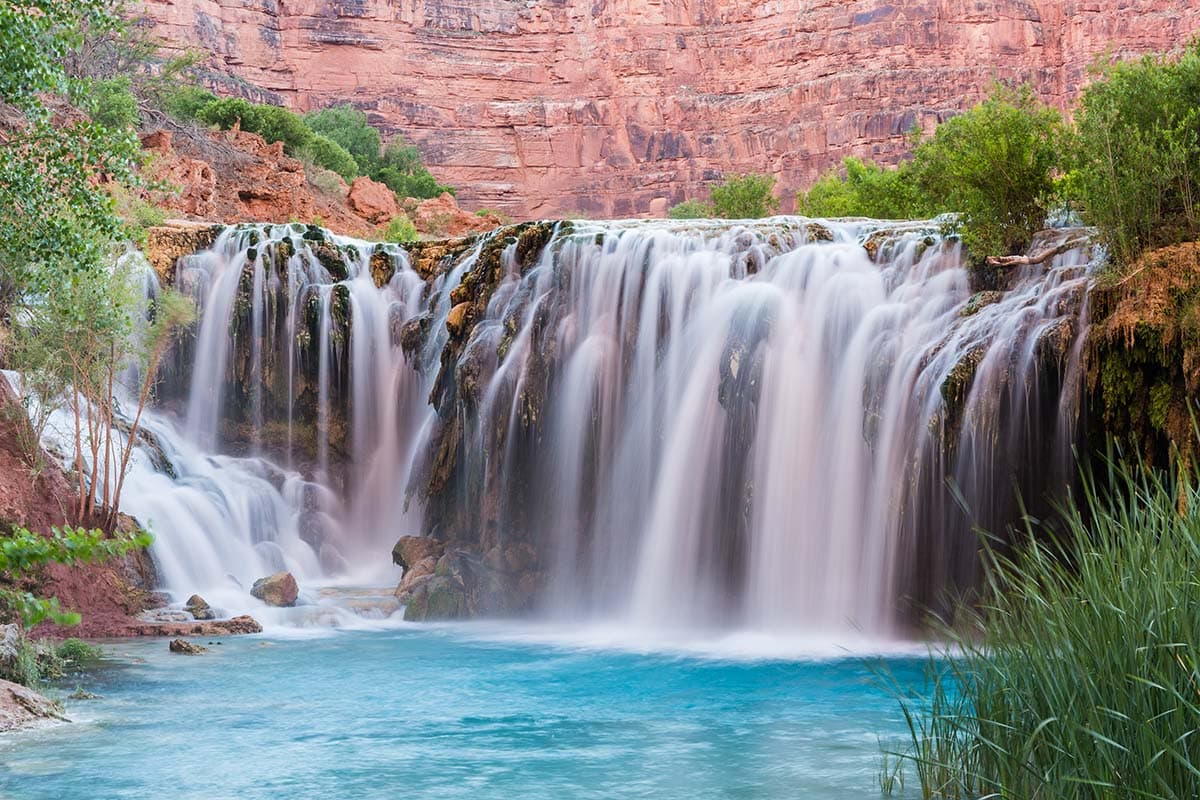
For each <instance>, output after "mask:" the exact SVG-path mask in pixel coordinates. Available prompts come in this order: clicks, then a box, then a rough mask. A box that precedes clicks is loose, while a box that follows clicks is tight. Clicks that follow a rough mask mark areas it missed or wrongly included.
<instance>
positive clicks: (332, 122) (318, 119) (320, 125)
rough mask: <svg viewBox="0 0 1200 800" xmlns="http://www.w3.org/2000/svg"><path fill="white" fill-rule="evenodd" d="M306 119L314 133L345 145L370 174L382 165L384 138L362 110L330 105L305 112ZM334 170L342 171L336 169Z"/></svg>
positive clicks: (347, 150)
mask: <svg viewBox="0 0 1200 800" xmlns="http://www.w3.org/2000/svg"><path fill="white" fill-rule="evenodd" d="M304 122H305V124H307V125H308V127H309V129H310V130H312V132H313V133H316V134H318V135H320V136H325V137H328V138H329V139H330V140H332V141H333V142H336V143H337V144H339V145H341V147H343V148H345V150H346V152H347V153H349V154H350V155H351V156H353V158H354V161H355V162H356V163H357V165H358V166H359V167H360V168H361V169H362V170H363V171H364V172H366V173H368V174H370V173H372V172H374V171H376V170H378V169H379V168H380V167H381V166H382V163H381V158H380V152H381V151H382V150H383V141H382V140H381V138H380V136H379V131H377V130H376V129H375V128H373V127H371V124H370V123H369V122H368V121H367V115H366V114H364V113H363V112H362V111H359V110H358V109H356V108H354V107H353V106H350V105H340V106H330V107H329V108H324V109H321V110H320V111H314V112H312V113H311V114H308V115H306V116H305V117H304ZM330 169H333V167H330ZM334 172H339V173H340V172H341V171H340V170H337V169H334ZM343 177H345V176H344V175H343Z"/></svg>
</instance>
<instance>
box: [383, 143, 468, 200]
mask: <svg viewBox="0 0 1200 800" xmlns="http://www.w3.org/2000/svg"><path fill="white" fill-rule="evenodd" d="M371 177H372V178H374V179H375V180H377V181H379V182H380V183H384V184H387V186H388V188H389V189H391V190H392V191H393V192H395V193H396V194H397V195H398V196H400V197H401V198H404V197H415V198H417V199H421V200H424V199H428V198H430V197H438V196H440V195H441V194H442V193H444V192H449V193H450V194H454V187H453V186H446V185H443V184H440V183H438V182H437V179H436V178H434V177H433V175H432V174H431V173H430V172H429V170H428V169H426V167H425V165H424V164H423V163H422V161H421V151H420V150H418V149H417V148H416V147H414V146H413V145H411V144H407V143H406V142H405V141H404V140H403V139H400V138H397V139H394V140H392V141H391V142H390V143H388V146H387V147H386V148H385V149H384V151H383V157H382V159H381V160H380V166H379V168H378V169H377V170H375V172H373V173H372V174H371Z"/></svg>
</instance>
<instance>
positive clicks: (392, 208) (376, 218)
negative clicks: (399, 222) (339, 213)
mask: <svg viewBox="0 0 1200 800" xmlns="http://www.w3.org/2000/svg"><path fill="white" fill-rule="evenodd" d="M346 202H348V203H349V204H350V208H352V209H353V210H354V212H355V213H357V214H359V215H361V216H362V217H363V218H364V219H367V220H369V221H371V222H374V223H381V222H387V221H388V220H390V219H391V218H392V217H397V216H399V215H400V203H398V202H397V201H396V193H395V192H393V191H392V190H391V189H389V188H388V187H387V186H386V185H384V184H382V183H380V182H379V181H373V180H371V179H370V178H368V177H367V176H366V175H363V176H360V177H358V178H355V179H354V182H353V183H351V184H350V190H349V193H348V194H347V195H346Z"/></svg>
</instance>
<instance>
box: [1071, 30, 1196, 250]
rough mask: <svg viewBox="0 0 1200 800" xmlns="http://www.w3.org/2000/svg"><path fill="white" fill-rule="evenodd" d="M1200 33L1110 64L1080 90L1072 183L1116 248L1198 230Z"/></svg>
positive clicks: (1180, 237) (1085, 211) (1190, 235)
mask: <svg viewBox="0 0 1200 800" xmlns="http://www.w3.org/2000/svg"><path fill="white" fill-rule="evenodd" d="M1198 97H1200V40H1198V41H1196V42H1193V43H1192V44H1191V45H1190V46H1189V47H1188V49H1187V50H1186V51H1185V52H1184V53H1183V55H1182V56H1181V57H1179V58H1177V59H1172V58H1167V57H1159V56H1149V57H1146V58H1144V59H1142V60H1140V61H1135V62H1129V63H1120V64H1116V65H1113V66H1110V67H1108V68H1107V69H1106V70H1105V71H1104V75H1103V79H1102V80H1099V81H1097V82H1095V83H1093V84H1091V85H1090V86H1089V87H1088V88H1087V90H1086V91H1085V92H1084V94H1083V98H1082V100H1081V101H1080V108H1079V113H1078V117H1077V118H1078V135H1077V137H1076V140H1075V146H1074V148H1073V156H1074V170H1073V171H1072V173H1071V175H1070V182H1069V187H1070V191H1071V192H1072V194H1073V195H1074V196H1075V198H1076V199H1077V201H1078V204H1079V207H1080V212H1081V214H1082V215H1083V217H1084V219H1085V220H1086V221H1087V222H1088V223H1090V224H1093V225H1096V226H1097V227H1099V228H1100V232H1101V234H1102V236H1103V237H1104V239H1105V240H1106V241H1107V243H1108V244H1109V245H1110V246H1111V248H1112V251H1113V254H1114V255H1115V256H1116V258H1117V259H1118V260H1119V261H1121V262H1123V263H1130V262H1132V261H1134V260H1135V259H1136V258H1137V256H1138V254H1139V253H1140V252H1141V251H1142V250H1144V249H1145V248H1148V247H1156V246H1161V245H1166V244H1171V243H1174V242H1179V241H1187V240H1194V239H1196V238H1200V218H1198V215H1197V211H1196V202H1197V200H1200V108H1198V107H1197V98H1198Z"/></svg>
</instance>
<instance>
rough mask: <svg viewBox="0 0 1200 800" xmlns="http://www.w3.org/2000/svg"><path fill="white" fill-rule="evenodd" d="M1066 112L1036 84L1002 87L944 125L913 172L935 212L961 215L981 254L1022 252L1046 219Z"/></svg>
mask: <svg viewBox="0 0 1200 800" xmlns="http://www.w3.org/2000/svg"><path fill="white" fill-rule="evenodd" d="M1063 137H1064V127H1063V123H1062V117H1061V115H1060V114H1059V113H1058V112H1057V111H1055V110H1054V109H1052V108H1049V107H1047V106H1043V105H1041V104H1040V103H1038V101H1037V99H1036V98H1035V97H1034V94H1033V91H1032V90H1031V89H1030V88H1029V87H1027V86H1026V87H1022V88H1020V89H1007V88H1004V87H997V88H996V89H994V90H993V92H992V95H991V96H990V97H989V98H988V99H987V100H985V101H983V102H982V103H980V104H979V105H977V106H975V107H974V108H972V109H970V110H969V111H966V112H964V113H963V114H961V115H959V116H957V117H954V118H952V119H950V120H948V121H946V122H944V123H942V124H941V125H939V126H938V128H937V130H936V131H935V132H934V134H933V137H932V138H931V139H928V140H926V141H924V142H921V143H920V144H919V145H918V146H917V148H916V150H915V152H914V153H913V163H912V166H911V169H912V171H913V174H914V175H915V177H916V181H917V183H918V184H919V186H920V189H921V192H922V193H923V194H924V196H925V197H926V198H928V199H927V201H926V202H927V203H928V206H929V208H930V210H946V211H955V212H957V213H958V214H959V215H960V218H959V220H960V221H959V229H960V232H961V235H962V240H963V244H964V245H966V247H967V249H968V251H970V252H971V254H972V255H973V256H975V257H976V258H983V257H985V256H992V255H1004V254H1008V253H1015V252H1017V251H1019V250H1021V249H1023V248H1024V247H1026V246H1027V245H1028V244H1029V242H1030V239H1031V238H1032V236H1033V234H1034V232H1036V231H1037V230H1039V229H1040V228H1041V227H1042V225H1043V224H1044V222H1045V219H1046V214H1047V211H1048V210H1049V208H1050V206H1051V205H1052V203H1053V201H1054V198H1055V181H1054V176H1055V172H1056V171H1057V170H1058V169H1059V167H1060V165H1061V161H1062V141H1063Z"/></svg>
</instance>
